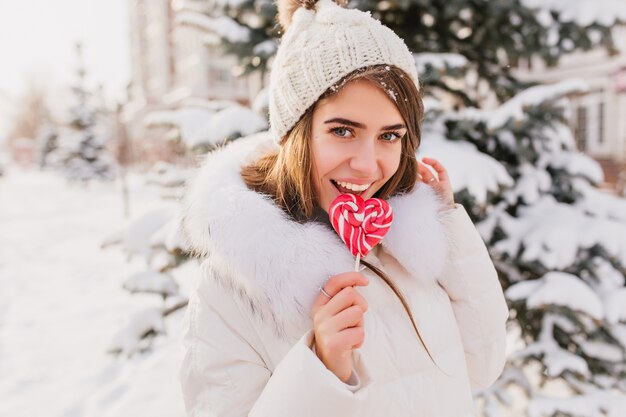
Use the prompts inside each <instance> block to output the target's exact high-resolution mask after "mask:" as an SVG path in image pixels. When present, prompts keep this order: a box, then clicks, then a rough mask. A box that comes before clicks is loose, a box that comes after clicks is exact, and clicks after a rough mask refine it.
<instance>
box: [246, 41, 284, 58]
mask: <svg viewBox="0 0 626 417" xmlns="http://www.w3.org/2000/svg"><path fill="white" fill-rule="evenodd" d="M277 49H278V45H276V41H275V40H274V39H266V40H264V41H263V42H259V43H257V44H256V45H254V48H252V54H253V55H260V56H263V57H269V56H272V55H274V53H275V52H276V50H277Z"/></svg>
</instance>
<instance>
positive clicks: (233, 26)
mask: <svg viewBox="0 0 626 417" xmlns="http://www.w3.org/2000/svg"><path fill="white" fill-rule="evenodd" d="M176 24H178V25H182V26H190V27H195V28H198V29H201V30H203V31H206V32H210V33H214V34H216V35H218V36H219V37H221V38H223V39H225V40H226V41H228V42H232V43H238V42H242V43H245V42H249V41H250V29H248V28H247V27H245V26H242V25H240V24H239V23H237V22H235V21H234V20H233V19H231V18H230V17H227V16H218V17H210V16H207V15H205V14H202V13H198V12H194V11H181V12H179V13H177V14H176Z"/></svg>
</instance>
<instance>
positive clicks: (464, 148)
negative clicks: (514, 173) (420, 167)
mask: <svg viewBox="0 0 626 417" xmlns="http://www.w3.org/2000/svg"><path fill="white" fill-rule="evenodd" d="M424 156H428V157H432V158H435V159H437V160H439V162H441V163H442V164H443V166H445V167H446V169H447V171H448V175H449V176H450V181H451V183H452V186H453V187H454V191H455V192H458V191H460V190H463V189H467V190H468V191H469V192H470V193H471V194H472V195H473V196H474V197H475V198H476V200H477V202H478V204H484V203H485V202H486V201H487V196H488V194H489V193H496V192H498V191H499V190H500V188H502V187H508V186H512V185H513V179H512V178H511V177H510V176H509V174H508V173H507V172H506V169H505V168H504V166H503V165H502V164H500V163H499V162H498V161H496V160H495V159H493V158H491V157H490V156H489V155H486V154H484V153H482V152H480V151H478V150H477V149H476V147H475V146H474V145H473V144H471V143H469V142H455V141H450V140H447V139H445V138H444V137H443V134H442V128H440V127H439V128H438V127H436V126H434V125H430V126H428V125H425V126H424V132H423V134H422V144H421V145H420V148H419V151H418V159H419V158H421V157H424Z"/></svg>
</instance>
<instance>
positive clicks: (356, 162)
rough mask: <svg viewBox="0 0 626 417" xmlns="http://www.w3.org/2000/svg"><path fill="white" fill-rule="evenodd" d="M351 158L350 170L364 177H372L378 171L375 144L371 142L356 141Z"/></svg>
mask: <svg viewBox="0 0 626 417" xmlns="http://www.w3.org/2000/svg"><path fill="white" fill-rule="evenodd" d="M358 142H359V143H358V146H356V147H355V150H354V153H353V155H352V158H350V168H352V169H353V170H354V171H356V172H358V173H359V174H361V175H363V176H364V177H370V178H371V177H372V176H373V175H374V174H375V173H376V171H377V169H378V161H377V159H376V142H375V141H373V140H362V141H358Z"/></svg>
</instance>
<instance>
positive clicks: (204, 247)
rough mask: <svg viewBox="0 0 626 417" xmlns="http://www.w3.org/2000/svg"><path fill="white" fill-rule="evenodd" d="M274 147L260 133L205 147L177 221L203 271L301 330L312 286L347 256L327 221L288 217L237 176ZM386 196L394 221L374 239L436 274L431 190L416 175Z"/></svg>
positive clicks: (426, 276) (443, 247)
mask: <svg viewBox="0 0 626 417" xmlns="http://www.w3.org/2000/svg"><path fill="white" fill-rule="evenodd" d="M275 147H276V145H275V144H274V143H273V141H272V140H271V137H270V136H269V135H268V134H267V133H261V134H257V135H253V136H249V137H247V138H243V139H238V140H237V141H235V142H233V143H231V144H229V145H227V146H226V147H224V148H222V149H220V150H218V151H215V152H212V153H210V154H208V155H207V156H206V159H205V161H204V163H203V165H202V167H201V168H200V171H199V173H198V175H197V176H196V177H195V179H194V180H193V181H192V182H191V183H190V185H189V187H188V189H187V192H186V193H185V198H184V208H183V210H184V213H183V214H184V220H183V225H184V229H185V233H186V235H187V238H188V240H189V243H190V245H191V247H192V248H194V250H195V251H196V252H197V253H198V254H200V255H202V256H204V257H205V262H204V266H205V267H206V268H207V269H208V272H209V274H210V275H211V276H212V277H213V278H214V279H217V280H219V281H220V282H221V283H222V284H223V285H225V286H227V287H228V288H229V289H230V290H232V291H234V292H235V293H236V294H238V295H239V296H240V297H241V298H242V299H243V300H244V301H245V303H246V304H247V305H248V306H249V307H250V308H251V309H252V311H253V312H254V313H255V314H257V315H259V316H261V318H262V319H264V320H266V319H271V320H272V321H273V323H274V325H275V330H276V333H277V335H282V336H285V335H290V334H298V333H297V332H300V334H301V333H303V332H304V331H306V329H307V326H310V323H309V320H310V310H311V306H312V305H313V301H314V300H315V298H316V297H317V295H318V294H319V291H318V287H319V286H320V285H323V284H324V282H325V281H326V280H327V279H328V277H329V275H334V274H337V273H340V272H345V271H351V270H352V268H353V267H354V258H353V257H352V256H351V255H350V253H349V252H348V250H347V248H346V247H345V246H344V244H343V242H342V241H341V240H340V239H339V237H338V236H337V235H336V234H335V232H334V231H333V230H332V229H331V228H330V225H329V223H328V224H323V223H322V222H317V221H311V222H307V223H304V224H301V223H297V222H294V221H292V220H291V219H290V218H289V217H288V216H287V215H286V214H285V213H284V212H283V211H282V210H281V209H280V208H278V207H277V206H276V205H275V204H274V203H273V201H272V200H271V199H270V198H268V197H267V196H264V195H261V194H259V193H256V192H254V191H251V190H250V189H248V188H247V186H246V185H245V184H244V182H243V180H242V179H241V176H240V169H241V167H242V166H244V165H245V164H247V163H249V162H252V161H254V160H255V159H256V158H258V157H259V156H261V155H262V154H264V153H266V152H268V151H269V150H271V149H274V148H275ZM389 203H390V205H391V207H392V208H393V211H394V223H393V225H392V227H391V229H390V231H389V232H388V234H387V235H386V236H385V238H384V239H383V240H382V241H381V243H380V244H382V245H383V246H384V247H385V249H386V250H387V251H388V252H389V253H390V254H392V255H393V256H394V257H395V258H396V259H397V260H398V261H399V262H400V264H402V265H403V266H404V268H405V269H406V270H407V271H409V272H410V273H411V275H413V276H414V277H415V279H419V280H422V281H426V282H434V281H436V279H437V278H438V277H439V275H440V274H441V273H442V271H443V267H444V262H445V258H446V252H447V244H446V238H445V235H444V231H443V225H442V224H441V222H440V220H439V217H438V215H437V211H438V209H439V207H440V202H439V200H438V198H437V197H436V194H435V193H434V191H433V190H432V189H431V188H430V187H428V186H426V185H424V184H422V183H419V184H418V185H417V186H416V188H415V189H414V190H413V191H412V192H411V193H409V194H406V195H402V196H396V197H393V198H391V199H389ZM368 256H369V255H368ZM365 259H367V257H366V258H365ZM292 332H296V333H292Z"/></svg>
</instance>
